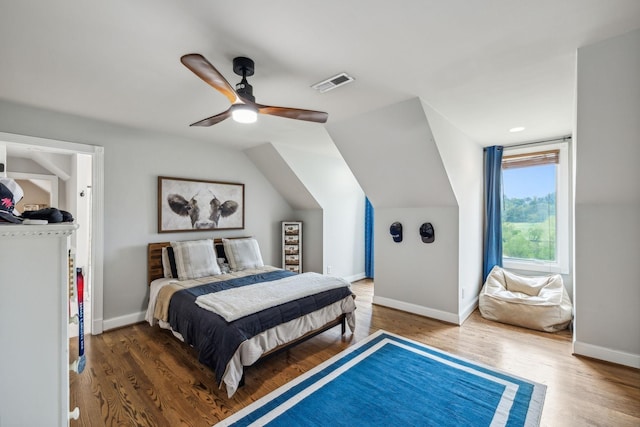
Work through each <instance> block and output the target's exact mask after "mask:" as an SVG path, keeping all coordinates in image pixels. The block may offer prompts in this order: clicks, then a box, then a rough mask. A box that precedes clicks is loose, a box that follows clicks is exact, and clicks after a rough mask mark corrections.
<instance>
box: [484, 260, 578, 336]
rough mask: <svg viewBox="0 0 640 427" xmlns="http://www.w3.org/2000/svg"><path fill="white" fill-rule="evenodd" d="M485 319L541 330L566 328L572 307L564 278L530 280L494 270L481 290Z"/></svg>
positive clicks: (571, 315)
mask: <svg viewBox="0 0 640 427" xmlns="http://www.w3.org/2000/svg"><path fill="white" fill-rule="evenodd" d="M479 306H480V313H481V314H482V317H484V318H485V319H489V320H495V321H497V322H502V323H509V324H511V325H517V326H524V327H525V328H530V329H536V330H539V331H546V332H556V331H560V330H562V329H565V328H566V327H567V326H569V324H570V323H571V319H572V318H573V305H572V304H571V300H570V299H569V295H568V294H567V290H566V289H565V287H564V284H563V283H562V276H560V275H559V274H554V275H551V276H543V277H527V276H520V275H516V274H513V273H511V272H509V271H507V270H504V269H503V268H500V267H498V266H495V267H493V269H492V270H491V272H490V273H489V276H488V277H487V280H486V281H485V282H484V286H483V287H482V290H481V291H480V300H479Z"/></svg>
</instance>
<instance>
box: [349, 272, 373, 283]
mask: <svg viewBox="0 0 640 427" xmlns="http://www.w3.org/2000/svg"><path fill="white" fill-rule="evenodd" d="M366 278H367V276H366V275H365V274H364V273H358V274H354V275H352V276H345V277H343V279H344V280H346V281H347V282H349V283H353V282H357V281H358V280H362V279H366Z"/></svg>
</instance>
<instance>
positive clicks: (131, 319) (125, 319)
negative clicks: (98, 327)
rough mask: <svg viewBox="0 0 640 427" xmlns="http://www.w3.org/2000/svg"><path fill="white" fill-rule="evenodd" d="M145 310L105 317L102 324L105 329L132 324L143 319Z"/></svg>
mask: <svg viewBox="0 0 640 427" xmlns="http://www.w3.org/2000/svg"><path fill="white" fill-rule="evenodd" d="M145 314H146V313H145V312H144V311H141V312H139V313H133V314H127V315H125V316H120V317H114V318H111V319H106V320H104V321H103V322H102V326H103V327H104V330H105V331H108V330H109V329H116V328H121V327H123V326H129V325H133V324H135V323H140V322H143V321H144V317H145Z"/></svg>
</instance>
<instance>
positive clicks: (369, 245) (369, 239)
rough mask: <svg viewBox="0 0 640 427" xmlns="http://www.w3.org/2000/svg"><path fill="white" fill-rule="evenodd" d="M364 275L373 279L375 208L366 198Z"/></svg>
mask: <svg viewBox="0 0 640 427" xmlns="http://www.w3.org/2000/svg"><path fill="white" fill-rule="evenodd" d="M364 274H365V276H366V277H370V278H373V206H372V205H371V202H370V201H369V198H367V197H365V198H364Z"/></svg>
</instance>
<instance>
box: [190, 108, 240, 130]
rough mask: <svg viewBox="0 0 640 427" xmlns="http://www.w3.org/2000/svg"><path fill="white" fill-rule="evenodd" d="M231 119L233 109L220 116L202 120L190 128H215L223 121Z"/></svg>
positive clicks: (192, 124)
mask: <svg viewBox="0 0 640 427" xmlns="http://www.w3.org/2000/svg"><path fill="white" fill-rule="evenodd" d="M229 117H231V108H229V109H228V110H227V111H224V112H222V113H220V114H216V115H215V116H211V117H208V118H206V119H203V120H200V121H199V122H195V123H191V124H190V125H189V126H213V125H215V124H216V123H220V122H221V121H223V120H225V119H228V118H229Z"/></svg>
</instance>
